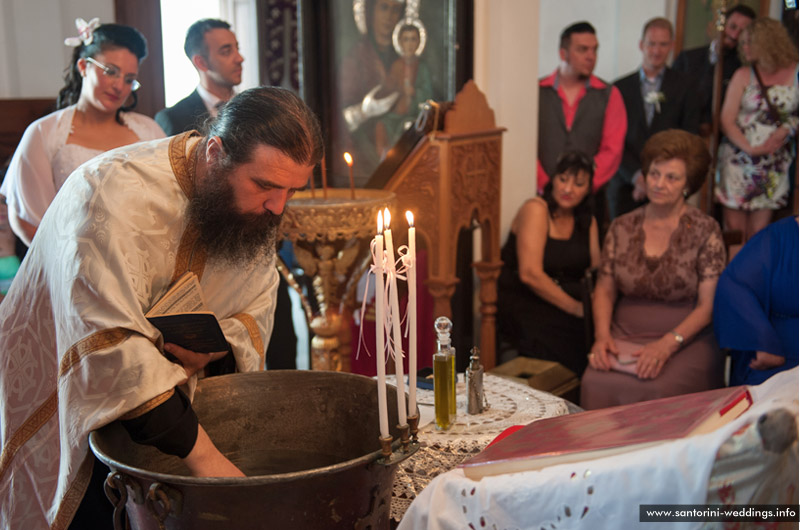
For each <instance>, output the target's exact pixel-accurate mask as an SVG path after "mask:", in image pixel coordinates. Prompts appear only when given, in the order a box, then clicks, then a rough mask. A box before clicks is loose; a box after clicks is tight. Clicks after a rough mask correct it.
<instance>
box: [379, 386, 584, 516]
mask: <svg viewBox="0 0 800 530" xmlns="http://www.w3.org/2000/svg"><path fill="white" fill-rule="evenodd" d="M386 380H387V382H388V383H389V384H392V385H393V384H395V382H396V378H395V376H393V375H391V376H387V377H386ZM484 391H485V393H486V398H487V400H488V401H489V405H490V408H489V409H488V410H486V411H484V412H482V413H481V414H475V415H470V414H467V398H466V389H465V385H464V380H463V374H459V382H458V383H457V385H456V396H457V399H456V406H457V415H456V421H455V423H454V424H453V425H452V426H451V427H450V429H448V430H446V431H437V430H436V424H435V422H430V423H428V424H425V425H421V426H420V432H419V435H418V436H419V441H420V448H419V451H417V452H416V453H415V454H414V455H412V456H411V457H410V458H408V459H407V460H406V461H404V462H402V463H401V464H400V465H399V467H398V469H397V475H396V477H395V480H394V488H393V492H392V506H391V516H392V519H394V520H395V521H399V520H400V519H401V518H402V517H403V514H404V513H405V511H406V509H408V507H409V505H410V504H411V502H412V501H413V500H414V498H415V497H416V496H417V494H419V493H420V492H421V491H422V490H423V488H425V487H426V486H427V485H428V484H429V483H430V481H431V480H432V479H433V478H434V477H435V476H437V475H439V474H440V473H444V472H446V471H449V470H451V469H453V468H455V467H456V466H457V465H458V464H460V463H461V462H463V461H464V460H466V459H467V458H469V457H471V456H473V455H475V454H476V453H479V452H480V451H481V450H483V448H484V447H486V446H487V445H488V444H489V442H491V441H492V440H494V439H495V437H497V435H498V434H500V433H501V432H503V431H504V430H506V429H507V428H508V427H512V426H514V425H526V424H528V423H530V422H532V421H535V420H540V419H542V418H550V417H553V416H562V415H564V414H567V413H568V408H567V402H566V401H564V400H563V399H561V398H560V397H558V396H555V395H553V394H550V393H547V392H542V391H540V390H536V389H534V388H531V387H529V386H527V385H522V384H519V383H517V382H515V381H512V380H509V379H506V378H503V377H498V376H495V375H491V374H486V375H484ZM417 404H418V407H419V409H420V414H421V415H422V417H423V420H421V422H420V423H422V421H424V419H425V418H426V417H427V418H431V417H432V413H431V414H426V410H425V409H426V408H429V409H431V410H432V409H433V391H432V390H427V389H421V388H417Z"/></svg>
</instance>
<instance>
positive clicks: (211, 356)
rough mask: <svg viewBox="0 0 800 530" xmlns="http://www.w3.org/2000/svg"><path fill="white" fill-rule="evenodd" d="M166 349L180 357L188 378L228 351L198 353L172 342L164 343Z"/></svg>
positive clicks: (179, 359)
mask: <svg viewBox="0 0 800 530" xmlns="http://www.w3.org/2000/svg"><path fill="white" fill-rule="evenodd" d="M164 351H166V352H167V353H171V354H172V355H174V356H175V358H176V359H178V362H179V363H180V364H181V366H183V369H184V370H186V377H187V378H189V377H192V376H193V375H194V374H196V373H197V372H199V371H201V370H202V369H203V368H205V367H206V365H207V364H208V363H210V362H213V361H217V360H219V359H222V358H223V357H225V355H226V354H227V353H228V352H226V351H218V352H211V353H196V352H193V351H191V350H187V349H186V348H181V347H180V346H178V345H177V344H172V343H171V342H168V343H166V344H164Z"/></svg>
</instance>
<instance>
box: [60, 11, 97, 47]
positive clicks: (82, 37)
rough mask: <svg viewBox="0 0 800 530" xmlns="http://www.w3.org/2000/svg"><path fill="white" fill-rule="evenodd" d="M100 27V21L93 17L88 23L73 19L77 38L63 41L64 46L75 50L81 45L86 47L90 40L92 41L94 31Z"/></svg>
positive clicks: (80, 19)
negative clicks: (76, 29)
mask: <svg viewBox="0 0 800 530" xmlns="http://www.w3.org/2000/svg"><path fill="white" fill-rule="evenodd" d="M99 25H100V19H99V18H97V17H95V18H93V19H92V20H90V21H89V22H86V21H85V20H83V19H82V18H76V19H75V27H76V28H78V36H77V37H67V38H66V39H64V44H66V45H67V46H72V47H73V48H76V47H78V46H80V45H81V43H83V45H84V46H88V45H90V44H91V43H92V39H94V30H96V29H97V27H98V26H99Z"/></svg>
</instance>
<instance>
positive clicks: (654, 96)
mask: <svg viewBox="0 0 800 530" xmlns="http://www.w3.org/2000/svg"><path fill="white" fill-rule="evenodd" d="M666 100H667V97H666V96H665V95H664V93H663V92H656V91H655V90H651V91H650V92H648V93H647V95H646V96H645V97H644V102H645V103H649V104H650V105H655V107H656V112H661V103H662V102H663V101H666Z"/></svg>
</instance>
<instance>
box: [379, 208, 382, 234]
mask: <svg viewBox="0 0 800 530" xmlns="http://www.w3.org/2000/svg"><path fill="white" fill-rule="evenodd" d="M381 232H383V215H382V214H381V212H378V234H379V235H380V233H381Z"/></svg>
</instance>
